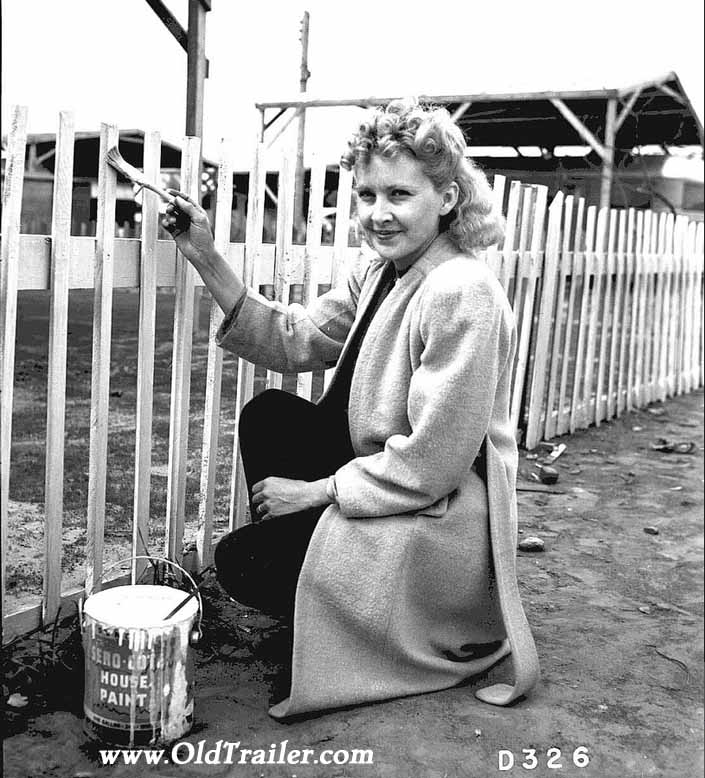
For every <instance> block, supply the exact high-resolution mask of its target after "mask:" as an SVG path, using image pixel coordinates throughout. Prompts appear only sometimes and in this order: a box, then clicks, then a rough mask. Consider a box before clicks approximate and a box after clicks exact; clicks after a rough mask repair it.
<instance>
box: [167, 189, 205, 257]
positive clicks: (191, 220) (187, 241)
mask: <svg viewBox="0 0 705 778" xmlns="http://www.w3.org/2000/svg"><path fill="white" fill-rule="evenodd" d="M167 191H168V192H169V194H172V195H174V197H175V200H174V202H173V203H170V204H169V205H167V207H166V213H165V215H164V217H163V218H162V226H163V227H164V229H165V230H166V231H167V232H169V233H170V234H171V235H172V237H173V238H174V241H175V243H176V246H177V248H178V249H179V251H180V252H181V253H182V254H183V255H184V256H185V257H186V259H188V260H189V261H190V262H192V263H193V264H194V265H195V266H196V268H197V269H198V268H200V267H202V266H203V265H204V264H205V263H207V262H208V260H209V258H210V257H212V256H213V254H214V253H215V243H214V242H213V231H212V230H211V224H210V221H209V219H208V214H207V213H206V212H205V211H204V210H203V208H201V206H200V205H199V204H198V203H197V202H196V201H195V200H193V199H192V198H191V197H189V196H188V195H187V194H185V193H184V192H180V191H179V190H178V189H168V190H167Z"/></svg>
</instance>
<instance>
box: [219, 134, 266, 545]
mask: <svg viewBox="0 0 705 778" xmlns="http://www.w3.org/2000/svg"><path fill="white" fill-rule="evenodd" d="M266 175H267V168H266V165H265V147H264V144H263V143H258V144H257V145H256V147H255V153H254V157H253V159H252V165H251V169H250V176H249V187H248V198H247V224H246V228H245V257H244V264H243V275H242V280H243V281H244V283H245V286H248V287H250V288H252V287H253V286H254V278H255V268H256V267H257V266H258V265H259V264H261V257H262V228H263V224H264V198H265V183H266ZM254 384H255V366H254V365H253V364H252V363H251V362H247V361H246V360H244V359H238V362H237V389H236V395H235V431H234V435H233V470H232V476H231V481H230V516H229V522H228V523H229V528H230V530H231V531H232V530H234V529H236V528H237V527H241V526H243V525H244V524H245V523H246V521H247V515H248V503H249V495H248V493H247V483H246V481H245V473H244V470H243V468H242V456H241V454H240V434H239V429H238V426H239V423H240V414H241V413H242V409H243V408H244V407H245V405H246V404H247V403H248V402H249V401H250V400H251V399H252V396H253V394H254Z"/></svg>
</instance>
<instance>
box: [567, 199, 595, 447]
mask: <svg viewBox="0 0 705 778" xmlns="http://www.w3.org/2000/svg"><path fill="white" fill-rule="evenodd" d="M595 214H596V208H595V206H594V205H591V206H589V208H588V209H587V217H586V224H585V250H584V252H582V254H581V255H578V259H580V260H582V266H583V286H582V290H581V291H582V293H581V296H580V319H579V322H578V340H577V346H576V349H575V373H574V378H573V396H572V401H571V405H570V428H569V429H570V433H571V434H572V433H573V432H575V430H576V429H578V428H581V427H583V426H585V423H584V419H585V418H586V413H585V406H586V404H587V400H586V398H585V378H584V375H585V367H586V365H585V358H586V352H587V340H588V334H589V328H590V278H591V276H592V274H593V269H594V256H593V252H594V246H595ZM576 245H580V244H576Z"/></svg>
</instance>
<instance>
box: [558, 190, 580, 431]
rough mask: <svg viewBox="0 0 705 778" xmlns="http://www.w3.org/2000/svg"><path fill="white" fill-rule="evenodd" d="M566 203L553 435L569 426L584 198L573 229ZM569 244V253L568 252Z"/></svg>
mask: <svg viewBox="0 0 705 778" xmlns="http://www.w3.org/2000/svg"><path fill="white" fill-rule="evenodd" d="M568 201H570V219H569V217H568V210H567V208H566V228H565V229H564V232H563V260H562V261H563V262H564V263H565V264H566V272H567V273H568V277H569V278H570V290H569V292H568V308H567V310H566V327H565V338H564V342H563V358H562V360H561V379H560V388H559V391H558V419H557V421H556V433H557V434H558V435H564V434H565V433H566V432H568V429H569V425H570V406H569V405H567V400H568V369H569V367H570V363H571V353H572V350H573V318H574V316H575V298H576V294H577V280H578V278H579V277H581V263H580V259H579V257H578V253H579V250H580V245H581V244H580V241H581V230H582V223H583V211H584V208H585V199H584V198H582V197H581V198H579V199H578V209H577V214H576V218H575V229H574V230H573V227H572V215H573V196H572V195H570V196H569V197H568V198H566V203H568ZM571 243H572V250H571Z"/></svg>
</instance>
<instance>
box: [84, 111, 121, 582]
mask: <svg viewBox="0 0 705 778" xmlns="http://www.w3.org/2000/svg"><path fill="white" fill-rule="evenodd" d="M117 142H118V130H117V127H116V126H115V125H112V124H102V125H101V129H100V151H99V157H98V212H97V213H98V223H97V226H96V250H95V261H94V271H93V272H94V284H95V287H94V288H95V292H94V297H93V360H92V370H91V422H90V423H91V427H90V438H89V454H88V514H87V528H86V589H87V590H88V591H97V590H98V589H99V588H100V587H99V582H100V577H101V573H102V570H103V540H104V530H105V486H106V478H107V458H108V408H109V401H110V336H111V332H112V306H113V249H114V244H115V195H116V187H117V174H116V173H115V171H114V170H113V168H111V167H110V165H109V164H108V162H107V159H106V152H107V150H108V149H109V148H111V147H112V146H116V145H117Z"/></svg>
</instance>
